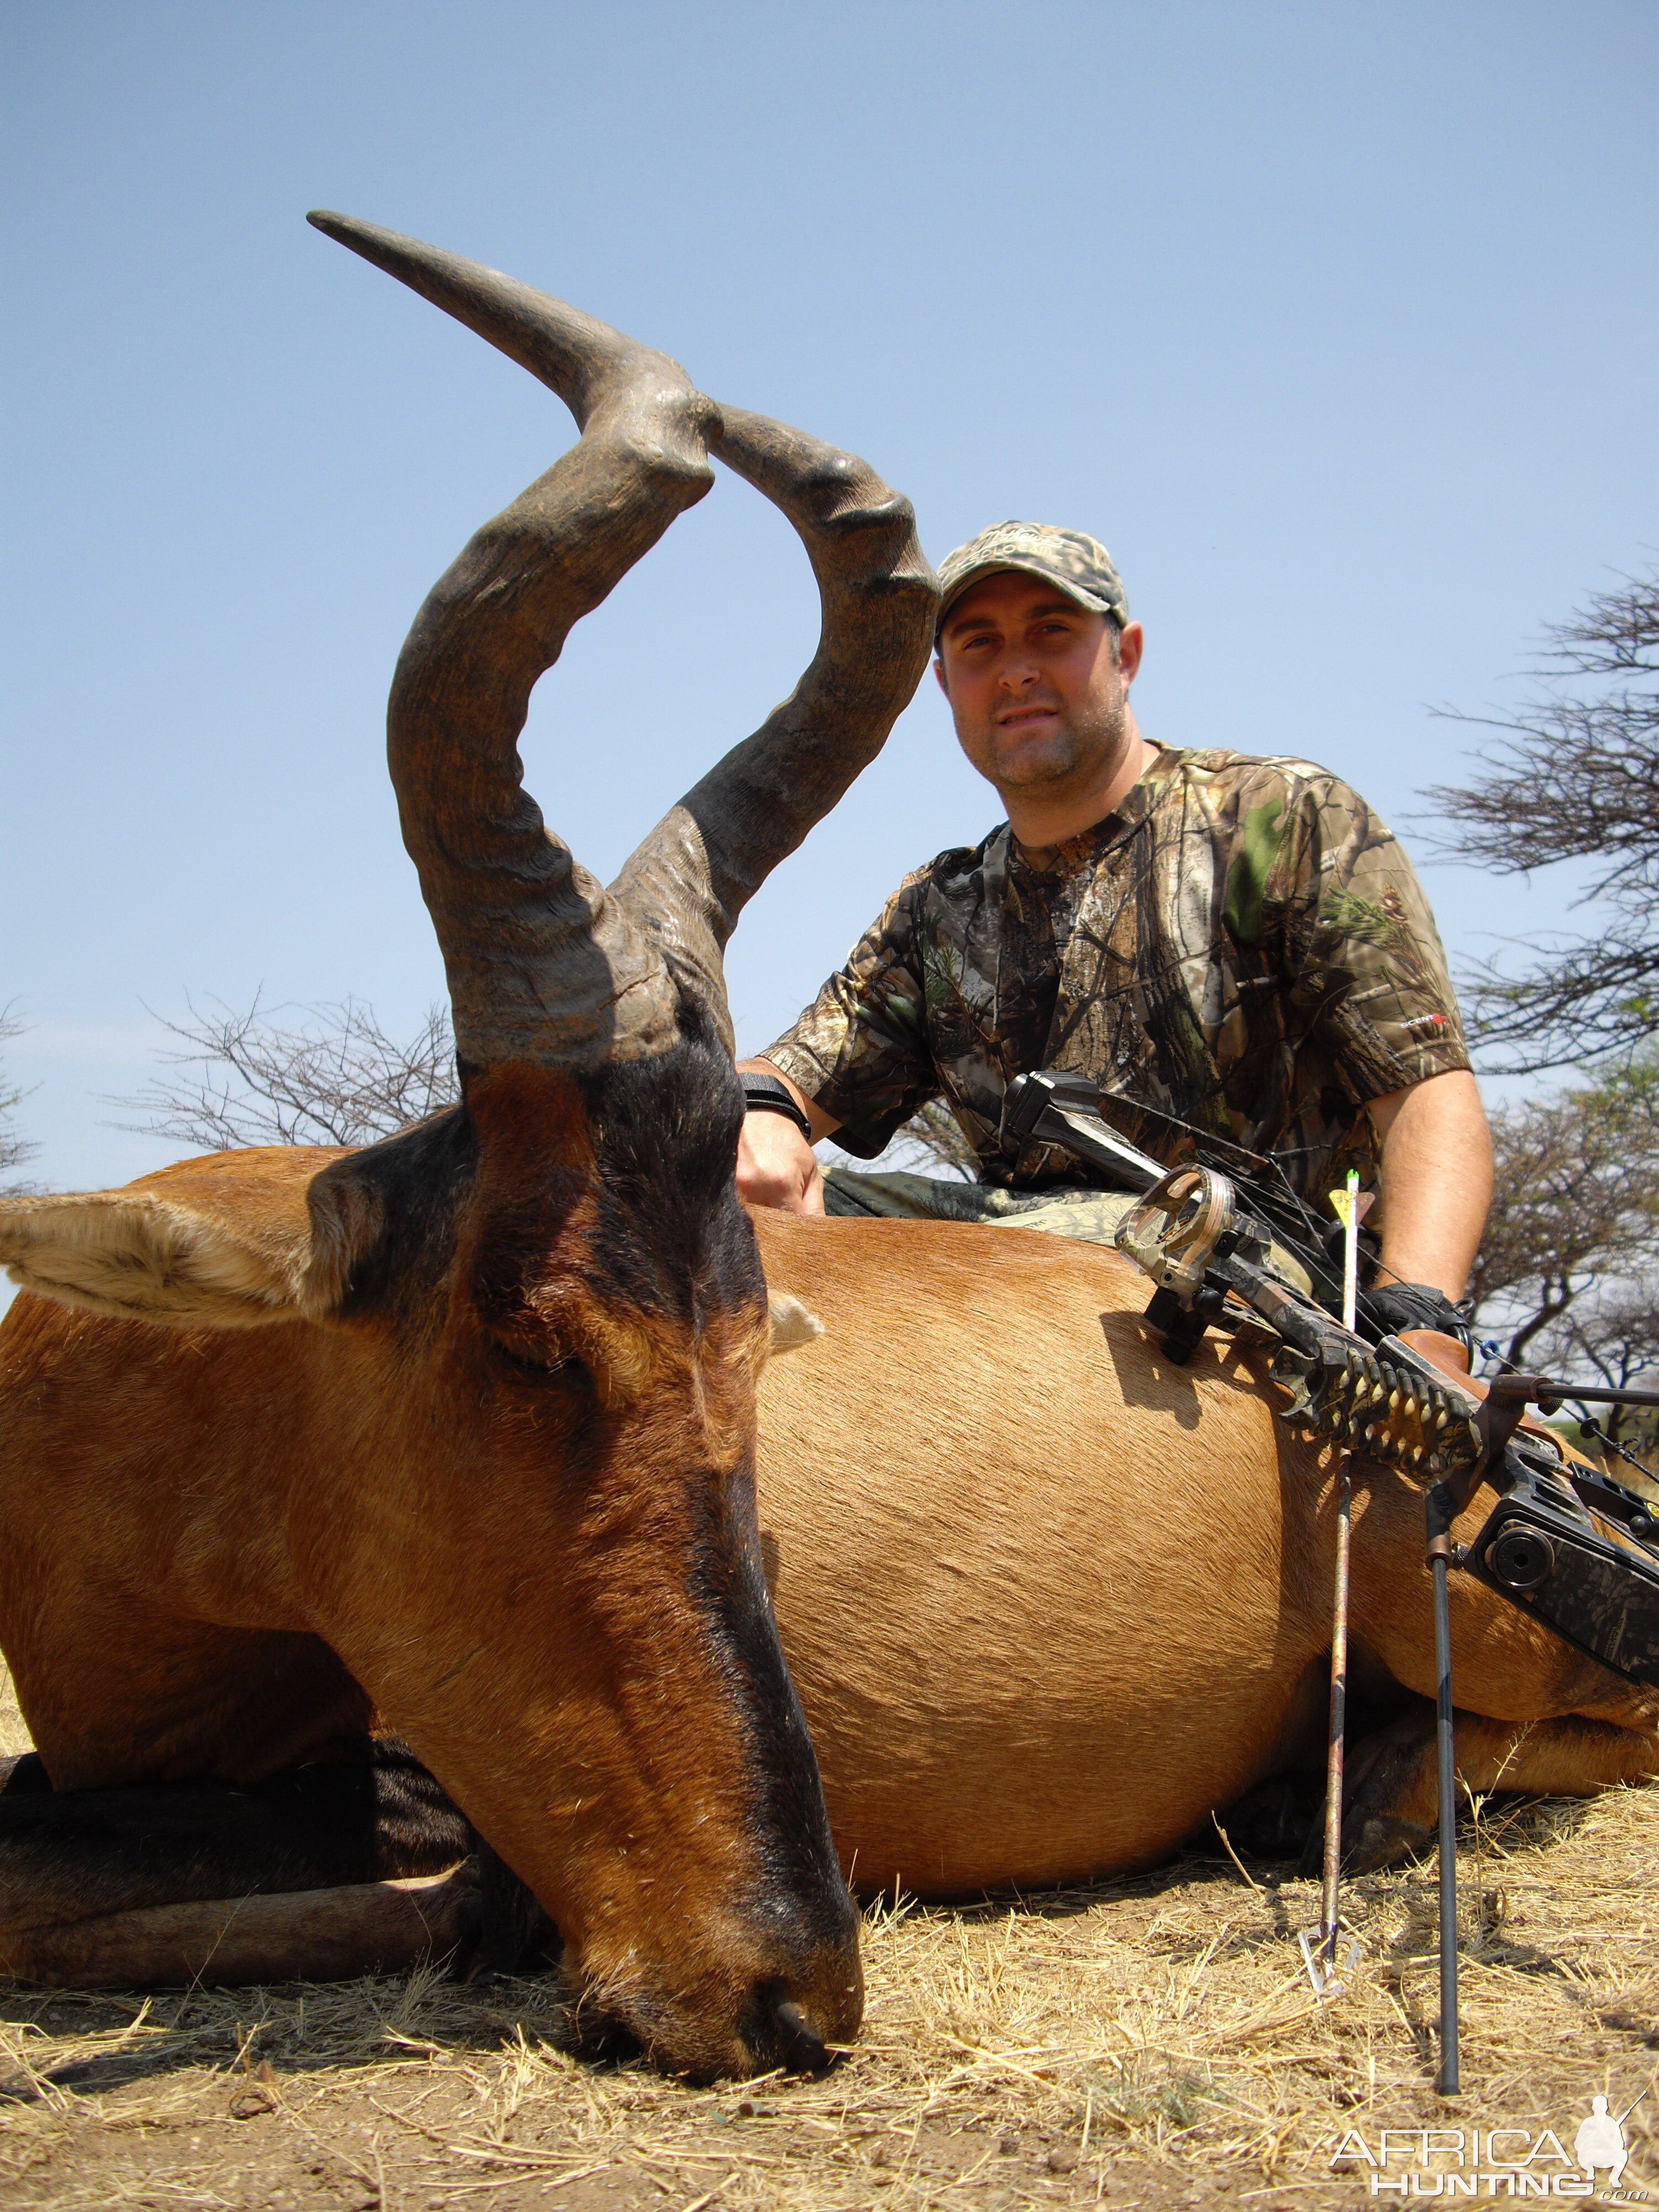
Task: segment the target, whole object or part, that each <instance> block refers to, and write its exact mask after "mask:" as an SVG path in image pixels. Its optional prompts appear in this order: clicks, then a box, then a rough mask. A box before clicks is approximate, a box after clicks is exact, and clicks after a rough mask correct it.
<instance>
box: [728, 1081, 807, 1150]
mask: <svg viewBox="0 0 1659 2212" xmlns="http://www.w3.org/2000/svg"><path fill="white" fill-rule="evenodd" d="M742 1081H743V1096H744V1104H745V1106H746V1108H747V1109H748V1111H749V1112H750V1113H751V1114H781V1115H783V1116H784V1118H785V1120H786V1121H793V1123H794V1125H795V1127H797V1128H798V1129H799V1131H800V1133H801V1134H802V1136H803V1137H805V1139H806V1141H807V1143H808V1144H809V1145H810V1144H811V1141H812V1124H811V1122H810V1121H808V1120H807V1118H806V1116H805V1114H803V1113H802V1112H801V1110H800V1108H799V1106H797V1105H796V1103H795V1102H794V1100H793V1098H792V1097H790V1095H789V1087H788V1085H787V1084H786V1083H784V1082H783V1081H782V1080H781V1079H780V1078H779V1077H777V1076H775V1075H750V1074H745V1075H744V1077H743V1079H742Z"/></svg>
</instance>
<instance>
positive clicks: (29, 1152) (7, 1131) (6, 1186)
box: [0, 1006, 40, 1197]
mask: <svg viewBox="0 0 1659 2212" xmlns="http://www.w3.org/2000/svg"><path fill="white" fill-rule="evenodd" d="M26 1028H27V1024H26V1023H24V1022H21V1021H20V1020H19V1019H18V1018H17V1016H16V1015H15V1013H13V1012H12V1010H11V1007H10V1006H0V1045H3V1044H9V1042H11V1040H12V1038H13V1037H19V1036H22V1034H23V1032H24V1030H25V1029H26ZM27 1096H28V1093H27V1091H20V1090H19V1089H18V1088H17V1086H16V1085H15V1084H9V1083H8V1082H7V1081H6V1080H5V1079H4V1077H3V1076H0V1176H9V1175H10V1172H11V1170H12V1169H14V1168H20V1167H21V1166H22V1164H23V1163H24V1161H25V1160H27V1159H33V1157H34V1155H35V1153H36V1152H39V1151H40V1146H39V1145H37V1144H34V1143H33V1142H32V1141H31V1140H30V1139H28V1138H27V1137H20V1136H19V1135H18V1133H17V1132H16V1130H15V1128H14V1127H11V1126H10V1122H11V1117H12V1115H13V1114H14V1113H15V1110H16V1109H17V1108H18V1107H19V1106H20V1105H21V1103H22V1102H23V1100H24V1099H25V1098H26V1097H27ZM28 1188H29V1186H28V1185H27V1183H26V1182H17V1181H16V1180H15V1179H13V1180H11V1181H9V1182H0V1196H5V1197H16V1196H20V1195H21V1194H22V1193H23V1192H25V1191H27V1189H28Z"/></svg>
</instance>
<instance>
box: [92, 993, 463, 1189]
mask: <svg viewBox="0 0 1659 2212" xmlns="http://www.w3.org/2000/svg"><path fill="white" fill-rule="evenodd" d="M284 1011H287V1010H284V1009H283V1008H277V1009H276V1010H275V1012H276V1013H280V1012H284ZM291 1011H293V1012H297V1013H299V1014H301V1015H304V1016H309V1017H310V1020H309V1022H308V1023H307V1024H302V1025H298V1026H290V1027H284V1026H283V1025H281V1024H278V1023H277V1021H276V1018H275V1014H274V1013H273V1014H268V1013H266V1012H264V1010H263V1008H262V1007H261V1006H260V1004H259V1001H258V999H257V998H256V999H255V1000H254V1002H253V1004H252V1006H250V1007H249V1009H248V1011H247V1012H246V1013H245V1014H239V1013H235V1012H232V1010H231V1009H230V1008H229V1007H228V1006H222V1005H220V1004H217V1003H215V1004H213V1005H212V1006H210V1011H207V1012H202V1011H200V1010H198V1008H197V1006H195V1004H194V1002H193V1001H192V1002H190V1019H189V1020H188V1021H184V1022H171V1021H167V1020H166V1018H165V1017H163V1016H161V1015H158V1016H157V1017H156V1018H157V1019H158V1020H160V1021H161V1022H162V1024H163V1026H164V1027H165V1028H167V1029H168V1030H171V1031H172V1032H173V1036H176V1037H179V1038H180V1039H182V1040H183V1042H184V1043H185V1045H186V1046H188V1047H189V1049H188V1050H187V1051H180V1052H169V1053H167V1054H164V1055H163V1058H164V1060H165V1061H166V1063H167V1066H170V1067H172V1068H174V1069H177V1070H179V1071H180V1073H178V1074H176V1075H173V1076H170V1077H163V1078H161V1079H159V1080H157V1081H156V1082H154V1083H151V1084H149V1085H146V1086H145V1087H144V1089H143V1090H142V1091H137V1092H136V1093H134V1094H132V1095H131V1096H128V1097H116V1098H113V1099H112V1100H111V1101H110V1102H109V1103H111V1104H112V1105H117V1106H122V1107H125V1108H126V1109H128V1111H129V1112H130V1113H132V1114H135V1115H137V1116H138V1117H139V1118H138V1119H137V1120H136V1121H121V1122H118V1123H117V1124H116V1127H118V1128H125V1129H137V1130H141V1131H143V1133H145V1134H146V1135H149V1136H155V1137H163V1138H166V1139H168V1140H169V1141H170V1142H173V1143H175V1144H186V1145H200V1146H204V1147H205V1148H207V1149H209V1150H210V1151H215V1152H227V1151H233V1150H234V1149H235V1148H237V1147H238V1146H244V1145H347V1146H349V1145H368V1144H373V1143H374V1141H375V1139H377V1138H380V1137H386V1136H390V1135H392V1133H393V1132H394V1131H396V1130H398V1129H401V1128H404V1127H407V1126H408V1125H409V1123H410V1122H411V1121H422V1120H424V1119H425V1117H426V1116H427V1115H428V1114H435V1113H439V1112H441V1110H442V1109H444V1108H445V1107H447V1106H451V1105H453V1103H455V1100H456V1099H457V1097H459V1087H458V1085H457V1082H456V1077H455V1061H454V1052H455V1048H454V1042H453V1038H452V1036H451V1035H450V1029H449V1016H448V1013H447V1010H446V1009H445V1008H444V1007H443V1006H432V1007H431V1008H430V1009H429V1010H428V1014H427V1018H426V1020H425V1022H424V1024H422V1027H421V1028H420V1029H419V1030H417V1031H416V1034H415V1036H413V1037H411V1038H410V1039H409V1040H408V1042H398V1040H397V1039H395V1038H393V1037H390V1036H387V1035H386V1031H385V1030H383V1029H382V1028H381V1027H380V1024H379V1022H378V1021H377V1020H376V1019H375V1018H374V1008H373V1007H372V1006H365V1005H364V1004H363V1003H362V1001H361V1000H356V999H343V1000H340V1001H339V1003H338V1004H337V1005H332V1006H301V1007H297V1008H295V1009H293V1010H291ZM185 1070H190V1071H191V1073H188V1074H186V1073H183V1071H185Z"/></svg>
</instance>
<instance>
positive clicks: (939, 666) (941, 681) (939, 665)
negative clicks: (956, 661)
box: [933, 653, 951, 699]
mask: <svg viewBox="0 0 1659 2212" xmlns="http://www.w3.org/2000/svg"><path fill="white" fill-rule="evenodd" d="M933 680H934V682H935V683H936V684H938V685H939V690H941V691H942V692H943V693H944V694H945V697H946V698H947V699H948V698H949V697H950V696H951V687H950V685H949V684H947V683H946V682H945V662H944V660H943V659H942V658H941V656H940V655H939V653H935V654H934V655H933Z"/></svg>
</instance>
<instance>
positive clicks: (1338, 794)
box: [1284, 776, 1469, 1105]
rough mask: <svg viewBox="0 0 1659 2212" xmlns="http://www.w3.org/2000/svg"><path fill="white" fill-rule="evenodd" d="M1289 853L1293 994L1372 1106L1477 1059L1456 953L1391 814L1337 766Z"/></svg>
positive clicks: (1359, 1096) (1301, 807)
mask: <svg viewBox="0 0 1659 2212" xmlns="http://www.w3.org/2000/svg"><path fill="white" fill-rule="evenodd" d="M1293 811H1294V814H1295V815H1296V817H1297V820H1296V822H1295V825H1294V829H1293V831H1292V835H1291V837H1290V838H1289V839H1288V840H1287V841H1286V848H1287V850H1286V852H1285V858H1286V859H1287V860H1290V861H1291V865H1292V866H1293V869H1294V872H1295V875H1296V878H1297V881H1296V883H1295V885H1294V887H1293V888H1292V887H1291V886H1289V885H1287V886H1286V887H1285V888H1286V890H1288V891H1289V896H1288V898H1287V899H1286V902H1285V909H1284V911H1285V956H1286V962H1287V967H1288V969H1289V971H1290V980H1291V997H1292V1001H1293V1003H1294V1004H1295V1006H1297V1011H1298V1013H1299V1014H1300V1016H1301V1018H1302V1019H1303V1020H1304V1021H1305V1023H1306V1024H1307V1029H1308V1030H1309V1032H1310V1033H1313V1034H1316V1035H1318V1036H1320V1038H1321V1041H1322V1042H1323V1043H1324V1045H1325V1046H1326V1048H1327V1049H1328V1051H1329V1053H1330V1055H1331V1059H1332V1061H1333V1063H1334V1066H1335V1069H1336V1072H1337V1073H1338V1074H1339V1076H1340V1079H1341V1080H1342V1083H1343V1085H1344V1087H1345V1088H1346V1089H1347V1090H1348V1091H1349V1092H1350V1094H1351V1095H1352V1098H1353V1099H1354V1101H1355V1103H1357V1104H1361V1105H1364V1104H1365V1103H1369V1101H1370V1100H1371V1099H1373V1098H1381V1097H1384V1096H1386V1095H1387V1094H1388V1093H1389V1091H1404V1090H1407V1089H1409V1088H1410V1087H1411V1085H1413V1084H1417V1083H1423V1082H1425V1081H1427V1079H1429V1077H1431V1076H1433V1075H1443V1074H1444V1073H1447V1071H1448V1070H1449V1069H1452V1068H1467V1067H1468V1064H1469V1056H1468V1046H1467V1044H1466V1043H1465V1042H1464V1036H1463V1025H1462V1020H1461V1019H1460V1018H1459V1015H1458V1011H1457V999H1456V994H1455V992H1454V991H1453V989H1452V983H1451V977H1450V975H1449V973H1448V971H1447V967H1446V955H1445V951H1444V949H1443V946H1442V945H1441V942H1440V934H1439V932H1438V931H1437V929H1436V927H1435V924H1434V916H1433V915H1432V913H1431V911H1430V908H1429V902H1428V901H1427V899H1426V898H1425V896H1424V895H1423V887H1422V885H1421V884H1419V882H1418V879H1417V874H1416V871H1415V870H1414V869H1413V866H1412V864H1411V862H1410V861H1409V860H1407V858H1406V855H1405V853H1404V851H1403V850H1402V849H1401V846H1400V844H1399V842H1398V841H1397V839H1396V838H1395V836H1394V834H1393V832H1392V831H1391V830H1390V829H1389V828H1388V826H1387V825H1386V823H1383V822H1382V821H1381V820H1380V819H1379V818H1378V817H1377V816H1376V815H1375V814H1374V813H1373V812H1372V811H1371V810H1370V807H1369V806H1368V805H1366V804H1365V801H1364V799H1362V798H1361V797H1360V796H1359V794H1358V792H1357V791H1354V790H1352V789H1351V788H1350V787H1349V786H1348V785H1346V784H1345V783H1340V782H1339V781H1337V780H1336V779H1335V778H1334V777H1325V776H1322V777H1320V778H1319V779H1318V781H1316V782H1312V783H1310V784H1308V785H1306V786H1304V788H1303V790H1302V792H1301V793H1299V794H1298V796H1297V800H1296V802H1295V805H1294V809H1293Z"/></svg>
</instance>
